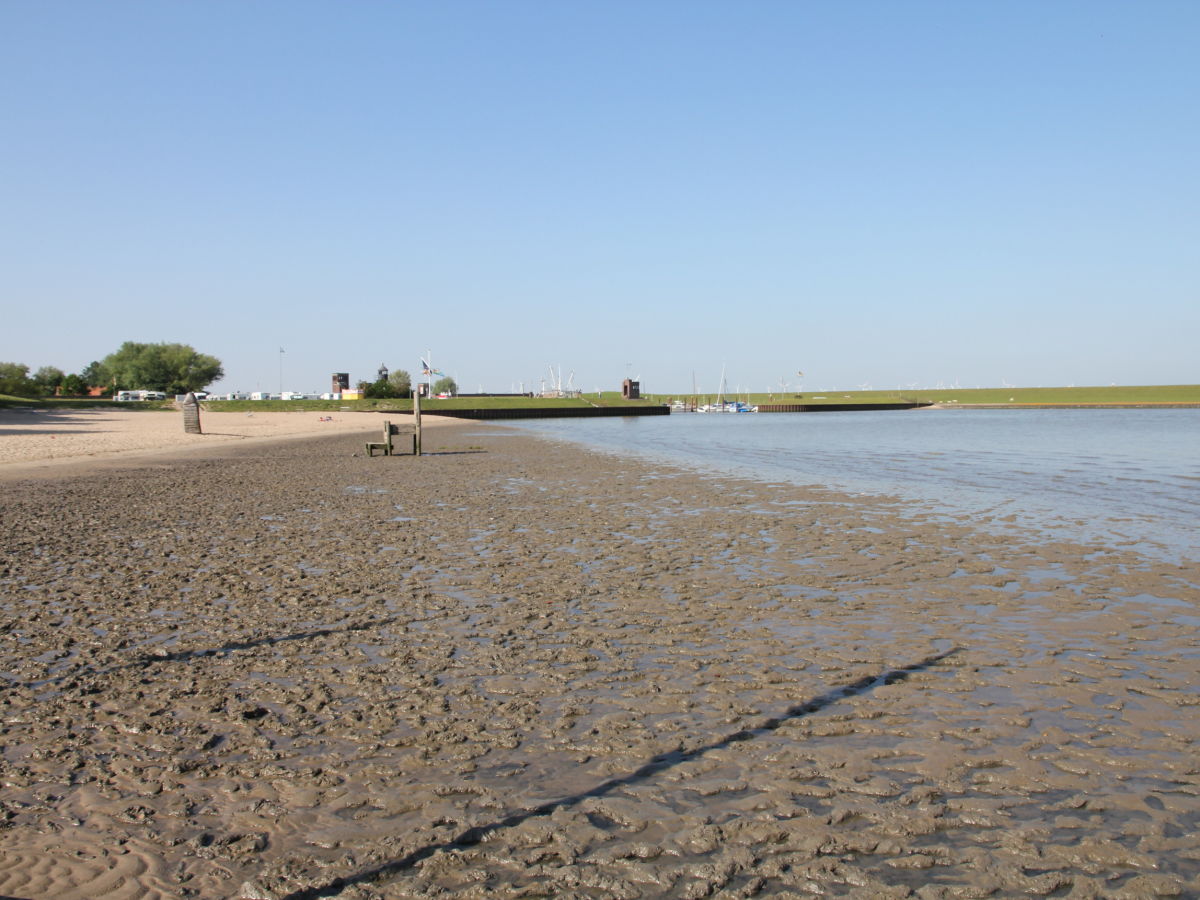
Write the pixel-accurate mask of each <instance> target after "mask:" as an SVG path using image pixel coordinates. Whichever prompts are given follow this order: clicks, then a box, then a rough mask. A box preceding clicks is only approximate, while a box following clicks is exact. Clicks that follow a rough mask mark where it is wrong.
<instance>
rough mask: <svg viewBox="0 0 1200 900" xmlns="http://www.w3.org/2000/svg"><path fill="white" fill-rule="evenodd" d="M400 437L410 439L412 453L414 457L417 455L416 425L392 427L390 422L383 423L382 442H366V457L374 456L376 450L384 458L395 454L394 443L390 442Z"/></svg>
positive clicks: (418, 445) (418, 446)
mask: <svg viewBox="0 0 1200 900" xmlns="http://www.w3.org/2000/svg"><path fill="white" fill-rule="evenodd" d="M400 435H406V436H408V437H411V438H412V453H413V455H414V456H417V455H419V448H420V444H419V443H418V438H417V426H416V425H393V424H392V423H391V422H384V423H383V440H382V441H367V456H374V455H375V451H376V450H380V451H382V452H383V455H384V456H391V455H393V454H394V453H395V443H394V442H393V441H392V438H394V437H398V436H400Z"/></svg>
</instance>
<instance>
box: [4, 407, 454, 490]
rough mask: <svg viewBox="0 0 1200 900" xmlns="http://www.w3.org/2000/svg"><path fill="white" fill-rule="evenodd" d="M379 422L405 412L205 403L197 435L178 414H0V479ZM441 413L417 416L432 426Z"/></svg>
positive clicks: (353, 429) (399, 418) (365, 428)
mask: <svg viewBox="0 0 1200 900" xmlns="http://www.w3.org/2000/svg"><path fill="white" fill-rule="evenodd" d="M384 421H392V422H395V423H396V424H407V423H411V422H412V416H411V415H408V414H404V413H394V412H393V413H374V412H346V411H339V412H328V413H321V412H221V411H220V410H216V411H214V410H212V409H211V408H210V407H209V406H206V407H205V408H204V409H203V410H202V412H201V420H200V424H201V429H202V431H203V433H202V434H188V433H186V432H185V431H184V430H183V417H182V413H181V412H179V411H177V410H136V411H134V410H128V409H119V408H118V409H111V410H110V409H103V408H97V409H63V410H53V409H0V479H4V478H13V477H26V476H30V475H38V474H40V475H46V474H59V473H60V471H61V470H62V469H63V467H64V466H66V467H67V468H71V469H75V470H77V471H84V470H89V469H94V468H95V467H94V466H92V465H90V463H95V462H107V463H110V464H115V465H124V464H126V463H127V462H129V461H131V460H140V459H144V458H145V457H147V456H156V457H159V458H163V457H165V456H168V455H170V453H172V452H173V453H175V454H178V455H180V456H186V455H188V454H190V453H197V452H198V453H203V452H205V451H206V450H208V449H211V448H212V447H213V446H215V445H219V444H225V443H232V442H236V443H243V442H246V441H251V442H255V441H257V442H261V441H283V440H290V439H294V438H307V437H313V436H317V435H329V434H346V433H355V434H364V435H365V434H369V433H370V432H372V431H375V432H378V431H380V430H381V429H382V423H383V422H384ZM448 421H453V420H447V419H446V418H445V417H443V416H425V417H423V420H422V424H423V426H428V427H433V428H436V427H438V426H439V425H443V424H446V423H447V422H448Z"/></svg>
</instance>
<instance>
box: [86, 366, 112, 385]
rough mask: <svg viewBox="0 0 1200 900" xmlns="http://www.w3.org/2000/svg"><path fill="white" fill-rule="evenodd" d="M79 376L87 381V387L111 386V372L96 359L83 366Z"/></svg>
mask: <svg viewBox="0 0 1200 900" xmlns="http://www.w3.org/2000/svg"><path fill="white" fill-rule="evenodd" d="M79 377H80V378H82V379H83V380H84V381H86V382H87V386H88V387H103V388H110V387H112V374H111V373H110V372H109V371H108V370H107V369H105V368H104V366H102V365H101V364H100V363H99V362H98V361H96V360H92V361H91V362H90V363H88V364H87V365H86V366H84V367H83V371H82V372H80V373H79Z"/></svg>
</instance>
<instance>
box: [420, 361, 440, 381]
mask: <svg viewBox="0 0 1200 900" xmlns="http://www.w3.org/2000/svg"><path fill="white" fill-rule="evenodd" d="M421 374H422V375H437V376H439V377H441V378H445V377H446V373H445V372H439V371H438V370H437V369H435V368H433V367H432V366H430V365H429V363H427V362H425V360H424V359H422V360H421Z"/></svg>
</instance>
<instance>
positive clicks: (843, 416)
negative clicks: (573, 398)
mask: <svg viewBox="0 0 1200 900" xmlns="http://www.w3.org/2000/svg"><path fill="white" fill-rule="evenodd" d="M522 425H523V427H525V428H527V429H529V430H532V431H536V432H537V433H539V434H542V435H546V436H549V437H554V438H558V439H562V440H568V441H574V442H577V443H581V444H584V445H586V446H589V447H593V448H596V449H601V450H606V451H609V452H616V453H619V454H622V455H636V456H642V457H645V458H652V459H659V460H664V461H670V462H673V463H675V464H682V465H690V466H697V467H702V468H705V469H709V470H717V471H723V472H729V473H734V474H739V475H744V476H749V477H753V478H755V479H758V480H768V481H785V482H788V483H792V484H815V485H822V486H826V487H831V488H836V489H840V490H846V491H851V492H862V493H869V494H887V495H894V496H897V497H900V498H903V499H905V500H910V501H917V502H919V503H920V505H921V506H922V507H923V508H924V510H926V511H933V512H940V513H943V514H945V515H949V516H952V517H955V518H960V517H963V516H971V517H976V518H977V524H979V525H986V526H987V527H989V528H990V529H997V528H999V529H1003V528H1007V527H1011V526H1015V527H1018V528H1020V529H1022V530H1024V531H1026V532H1028V531H1031V530H1032V531H1034V532H1042V533H1044V535H1045V536H1046V537H1063V538H1068V539H1071V540H1085V541H1088V542H1097V543H1103V544H1113V545H1118V546H1123V547H1128V548H1132V549H1135V550H1137V551H1138V552H1141V553H1145V554H1148V555H1151V556H1155V557H1158V558H1163V559H1171V560H1178V559H1180V558H1188V559H1196V558H1200V538H1198V537H1197V532H1196V529H1195V523H1196V522H1197V521H1198V520H1200V452H1198V451H1197V448H1200V410H1194V409H1172V410H1160V409H1122V410H1111V409H1102V410H1099V409H1053V410H913V411H900V412H891V411H889V412H830V413H820V414H808V415H795V414H792V415H788V414H775V415H765V414H760V415H693V414H677V415H672V416H669V417H646V418H638V417H629V418H621V419H592V420H580V419H571V420H551V421H538V422H534V423H522ZM978 517H983V518H978Z"/></svg>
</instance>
